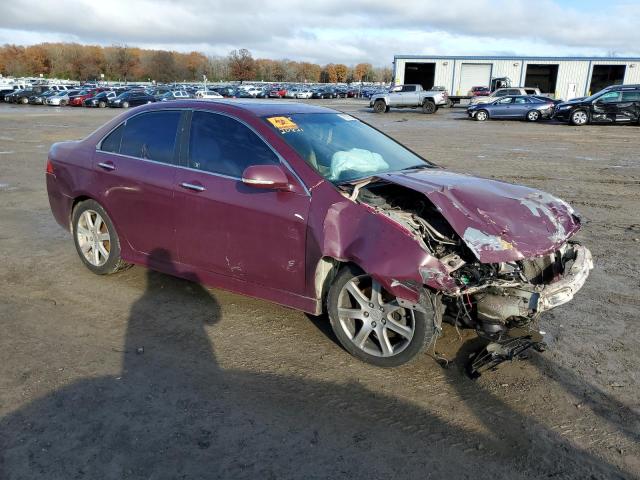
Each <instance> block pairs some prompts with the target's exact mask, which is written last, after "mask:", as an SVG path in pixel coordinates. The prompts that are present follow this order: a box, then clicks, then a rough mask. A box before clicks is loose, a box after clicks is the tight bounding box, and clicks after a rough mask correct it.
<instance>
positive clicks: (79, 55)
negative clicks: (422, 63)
mask: <svg viewBox="0 0 640 480" xmlns="http://www.w3.org/2000/svg"><path fill="white" fill-rule="evenodd" d="M0 74H2V75H4V76H14V77H38V76H40V75H42V76H43V77H50V78H60V79H71V80H80V81H87V80H100V79H101V78H102V77H101V75H104V79H105V80H112V81H121V82H125V81H150V80H155V81H157V82H175V81H185V82H190V81H202V79H203V76H206V77H207V79H208V80H209V81H212V82H217V81H230V80H243V81H258V80H259V81H267V82H313V83H318V82H330V83H336V82H360V81H365V82H390V81H391V75H392V72H391V69H390V68H374V67H373V66H372V65H371V64H369V63H359V64H357V65H353V66H348V65H344V64H341V63H338V64H333V63H330V64H327V65H318V64H316V63H310V62H297V61H293V60H272V59H268V58H257V59H254V58H253V56H252V54H251V52H250V51H248V50H246V49H240V50H233V51H232V52H230V53H229V54H228V55H227V56H207V55H204V54H203V53H201V52H190V53H181V52H175V51H167V50H148V49H142V48H137V47H130V46H127V45H112V46H108V47H102V46H97V45H80V44H77V43H40V44H37V45H30V46H20V45H10V44H5V45H3V46H1V47H0Z"/></svg>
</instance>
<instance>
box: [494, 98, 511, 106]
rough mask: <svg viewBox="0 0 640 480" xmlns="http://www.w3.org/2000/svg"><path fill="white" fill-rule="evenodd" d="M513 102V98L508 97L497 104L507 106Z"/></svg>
mask: <svg viewBox="0 0 640 480" xmlns="http://www.w3.org/2000/svg"><path fill="white" fill-rule="evenodd" d="M511 102H513V98H511V97H507V98H503V99H502V100H498V101H497V102H496V104H497V105H507V104H509V103H511Z"/></svg>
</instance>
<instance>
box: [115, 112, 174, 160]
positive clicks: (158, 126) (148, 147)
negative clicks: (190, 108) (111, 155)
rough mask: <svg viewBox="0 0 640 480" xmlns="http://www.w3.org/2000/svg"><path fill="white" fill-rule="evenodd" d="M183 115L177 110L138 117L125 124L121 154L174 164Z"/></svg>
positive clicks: (144, 114) (150, 113)
mask: <svg viewBox="0 0 640 480" xmlns="http://www.w3.org/2000/svg"><path fill="white" fill-rule="evenodd" d="M180 115H181V113H180V112H179V111H177V110H174V111H165V112H149V113H143V114H141V115H137V116H135V117H133V118H130V119H129V120H127V122H126V123H125V124H124V132H123V133H122V141H121V145H120V154H122V155H129V156H131V157H137V158H144V159H147V160H154V161H156V162H162V163H173V158H174V151H175V147H176V136H177V132H178V124H179V123H180Z"/></svg>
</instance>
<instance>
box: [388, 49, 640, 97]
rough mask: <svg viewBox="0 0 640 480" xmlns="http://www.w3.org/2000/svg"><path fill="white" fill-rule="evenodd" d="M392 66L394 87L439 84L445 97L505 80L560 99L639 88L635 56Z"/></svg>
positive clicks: (639, 63)
mask: <svg viewBox="0 0 640 480" xmlns="http://www.w3.org/2000/svg"><path fill="white" fill-rule="evenodd" d="M393 67H394V72H393V78H394V82H395V84H396V85H401V84H405V83H407V84H409V83H419V84H421V85H422V86H423V87H424V88H431V87H433V86H434V85H435V86H443V87H445V88H446V89H447V90H448V91H449V93H450V94H451V95H467V92H468V91H469V90H470V89H471V87H475V86H489V84H490V81H491V79H492V78H498V77H508V78H509V79H510V80H511V86H513V87H538V88H539V89H540V90H541V91H542V93H545V94H550V95H553V96H554V97H555V98H561V99H564V100H569V99H571V98H575V97H582V96H587V95H590V94H591V93H595V92H597V91H599V90H601V89H602V88H604V87H606V86H609V85H614V84H623V83H624V84H640V58H620V57H612V58H605V57H464V56H463V57H455V56H420V55H396V56H395V57H394V61H393Z"/></svg>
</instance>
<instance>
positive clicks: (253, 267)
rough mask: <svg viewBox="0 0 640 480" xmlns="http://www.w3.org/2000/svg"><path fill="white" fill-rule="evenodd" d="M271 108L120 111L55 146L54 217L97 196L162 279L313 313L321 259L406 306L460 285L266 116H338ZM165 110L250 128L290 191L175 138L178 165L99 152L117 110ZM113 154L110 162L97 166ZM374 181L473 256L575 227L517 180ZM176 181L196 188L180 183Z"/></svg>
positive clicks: (502, 256)
mask: <svg viewBox="0 0 640 480" xmlns="http://www.w3.org/2000/svg"><path fill="white" fill-rule="evenodd" d="M252 102H254V101H252ZM275 103H276V102H271V103H268V104H263V105H261V104H253V105H252V106H251V107H246V108H245V107H243V104H242V102H241V101H237V102H205V101H177V102H172V104H171V106H170V107H167V106H166V105H162V104H160V103H158V104H153V105H148V106H145V107H143V108H142V109H138V110H134V111H128V112H126V113H124V114H123V115H121V116H119V117H118V118H116V119H113V120H112V121H111V122H109V123H108V124H106V125H105V126H103V127H101V128H100V129H98V130H97V131H96V132H94V133H93V134H91V135H89V136H88V137H87V138H86V139H85V140H83V141H81V142H66V143H62V144H56V145H55V146H54V147H53V148H52V151H51V160H52V162H53V163H54V168H53V170H54V172H53V174H48V175H47V185H48V189H49V198H50V202H51V205H52V211H53V213H54V216H55V218H56V220H57V221H58V222H59V223H61V224H62V225H63V226H65V228H68V227H69V219H70V216H71V207H72V205H73V202H74V201H75V200H76V199H78V198H80V197H89V198H94V199H96V200H97V201H98V202H99V203H100V204H101V205H102V206H103V207H104V208H105V210H106V211H107V213H108V214H109V216H110V217H111V219H112V221H113V223H114V226H115V228H116V230H117V231H118V234H119V236H120V237H121V240H122V241H121V243H122V257H123V259H124V260H126V261H129V262H132V263H138V264H142V265H146V266H149V267H152V268H156V269H158V270H161V271H165V272H167V273H174V272H176V271H182V272H188V273H189V274H190V275H191V276H193V275H196V276H197V278H199V280H200V281H202V282H203V283H205V284H207V285H210V286H214V287H220V288H225V289H229V290H233V291H236V292H238V293H242V294H246V295H250V296H255V297H258V298H263V299H266V300H270V301H274V302H276V303H279V304H282V305H287V306H290V307H293V308H298V309H301V310H304V311H307V312H310V313H319V312H320V311H321V306H322V300H323V298H322V294H323V291H324V288H323V287H324V285H323V282H324V281H325V280H326V279H330V278H329V277H330V275H327V276H320V277H319V276H318V271H319V265H322V262H323V261H325V260H328V261H329V263H331V262H349V263H353V264H356V265H358V266H359V267H361V268H362V269H363V270H364V271H366V272H368V273H370V274H371V275H372V276H373V277H374V278H375V279H376V280H378V281H379V282H380V283H381V284H382V285H383V286H384V288H385V289H386V290H388V291H389V292H390V293H391V294H393V295H395V296H396V297H398V298H399V299H403V300H405V301H408V302H411V303H413V304H417V303H419V302H421V301H422V298H421V295H422V294H423V293H424V291H425V290H424V286H425V285H427V286H428V287H430V288H432V289H433V290H435V291H440V292H444V293H448V294H456V293H458V292H459V290H460V287H461V285H460V284H458V283H457V282H456V281H455V280H454V278H453V277H451V276H450V275H449V273H450V271H449V270H447V268H446V267H445V265H444V264H443V263H442V262H441V261H440V260H439V259H438V258H436V257H434V256H432V254H431V253H430V252H429V251H428V249H427V248H425V247H424V244H423V243H421V241H420V240H419V239H418V238H416V233H415V232H412V231H411V230H409V229H408V228H406V227H405V226H403V225H402V224H401V223H399V222H397V221H396V220H394V219H392V218H390V217H389V216H387V215H385V214H384V213H383V212H382V211H380V210H376V209H375V208H373V207H370V206H369V205H367V204H365V203H362V202H357V201H355V200H353V199H352V198H350V197H349V195H347V194H346V193H345V192H341V191H339V190H338V188H337V187H336V186H334V185H333V184H331V183H329V182H328V181H326V180H324V179H323V178H322V177H321V176H320V175H319V174H318V173H317V172H316V171H315V170H313V169H312V168H311V166H310V165H308V164H307V163H306V162H305V161H304V160H303V159H302V158H300V157H299V156H298V154H297V153H296V152H295V150H293V149H292V148H291V147H290V146H289V145H288V144H287V143H286V142H285V141H284V139H283V137H282V135H281V134H279V133H277V132H276V131H275V130H274V129H271V128H270V127H269V126H268V122H266V121H265V120H264V119H263V118H262V117H264V116H270V115H273V116H278V115H286V114H287V113H288V114H293V113H294V111H296V112H301V113H305V112H315V113H333V111H332V110H328V109H323V108H319V107H311V106H308V105H301V104H283V103H279V102H278V105H274V104H275ZM169 108H170V109H182V110H183V111H187V112H191V111H193V110H208V111H211V112H215V113H219V114H224V115H228V116H231V117H233V118H235V119H237V120H239V121H240V122H243V123H245V124H246V125H247V126H249V127H250V128H251V129H252V130H253V131H254V132H255V133H257V134H258V135H259V136H260V137H261V138H262V139H263V140H264V141H266V142H267V143H268V144H269V145H270V146H271V147H272V149H273V150H274V151H276V152H277V153H278V155H279V156H280V159H281V160H282V166H283V168H284V170H285V171H286V172H287V175H289V180H290V185H291V186H290V191H275V190H264V189H257V188H252V187H250V186H247V185H245V184H244V183H243V182H242V181H241V179H239V178H233V177H225V176H221V175H215V174H213V175H212V174H208V173H203V172H202V171H200V170H197V171H196V170H191V169H189V168H187V167H186V164H185V163H184V153H183V152H184V151H185V149H184V147H185V145H184V144H185V137H184V135H182V136H181V137H180V139H179V144H180V145H179V146H180V148H179V151H180V152H182V153H180V154H179V156H180V158H179V160H177V161H176V165H166V164H153V165H151V164H152V163H155V162H147V161H145V160H140V159H134V158H130V157H124V156H121V155H115V154H105V153H102V152H98V151H96V145H98V144H99V142H100V140H101V139H102V138H103V137H105V135H107V134H108V133H109V132H110V131H111V130H112V129H113V128H114V127H116V126H117V125H118V124H120V123H121V122H122V121H123V120H124V119H125V118H129V117H131V116H133V115H135V114H136V113H137V112H147V111H149V112H151V111H157V110H166V109H169ZM296 109H297V110H296ZM187 117H188V116H186V115H185V116H183V119H186V118H187ZM185 121H186V120H185ZM177 155H178V154H177ZM109 162H110V163H111V165H112V166H114V167H115V168H113V169H112V168H107V169H104V168H102V167H101V166H100V164H108V163H109ZM378 177H379V178H380V179H382V180H384V181H387V182H390V183H393V184H396V185H399V186H401V187H403V188H406V189H407V191H413V192H418V193H419V194H422V195H424V196H425V197H426V198H427V199H428V200H429V201H430V202H431V203H432V204H433V205H434V206H435V208H436V210H437V211H438V212H440V213H441V214H442V215H443V217H445V218H446V221H448V222H449V223H450V225H451V227H452V228H453V229H454V230H455V232H457V234H458V235H459V236H460V238H461V239H462V241H463V242H464V243H466V245H467V247H468V248H469V249H470V250H471V251H472V252H473V254H475V256H476V257H477V259H478V260H479V261H481V262H486V263H489V262H509V261H515V260H520V259H523V258H529V257H536V256H542V255H546V254H549V253H550V252H553V251H554V249H557V248H558V246H559V245H561V244H563V243H565V242H566V240H567V239H568V238H570V237H571V236H572V235H573V234H574V233H575V232H576V231H577V230H578V228H579V222H578V221H577V219H576V218H575V217H574V216H573V213H572V210H571V209H570V207H568V206H567V205H566V204H565V203H564V202H561V201H559V200H557V199H555V198H553V197H551V196H550V195H547V194H543V193H542V192H538V191H536V190H532V189H528V188H526V187H519V186H515V185H510V184H506V183H503V182H497V181H492V180H486V179H481V178H476V177H471V176H465V175H458V174H454V173H450V172H446V171H442V170H438V169H433V168H429V169H426V170H422V171H418V172H403V173H395V174H393V173H390V174H383V175H379V176H378ZM183 183H187V184H190V185H196V186H200V187H202V188H203V190H199V191H196V190H194V191H193V192H192V191H191V190H189V189H187V190H184V189H182V188H181V185H182V184H183ZM141 197H144V198H141ZM157 249H162V250H164V251H168V252H169V253H171V258H172V259H173V260H172V263H174V264H179V268H175V265H163V264H161V263H160V264H155V263H154V262H156V261H157V260H155V259H154V257H153V255H150V253H151V252H153V251H154V250H157ZM319 283H320V284H319Z"/></svg>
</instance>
